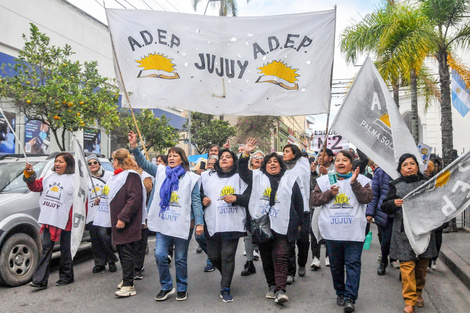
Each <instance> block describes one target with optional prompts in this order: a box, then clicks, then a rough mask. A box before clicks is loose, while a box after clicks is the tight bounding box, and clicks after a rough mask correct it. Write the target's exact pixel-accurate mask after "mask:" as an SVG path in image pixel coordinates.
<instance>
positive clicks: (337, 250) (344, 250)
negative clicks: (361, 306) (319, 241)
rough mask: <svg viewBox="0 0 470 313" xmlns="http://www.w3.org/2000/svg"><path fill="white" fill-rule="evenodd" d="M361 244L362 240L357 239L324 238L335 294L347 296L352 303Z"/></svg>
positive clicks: (358, 274) (357, 276) (357, 283)
mask: <svg viewBox="0 0 470 313" xmlns="http://www.w3.org/2000/svg"><path fill="white" fill-rule="evenodd" d="M363 246H364V243H363V242H357V241H336V240H326V247H327V249H328V254H329V256H330V269H331V276H332V277H333V287H334V288H335V290H336V295H337V296H341V295H342V296H343V297H344V298H349V299H351V300H352V302H353V303H355V301H356V299H357V294H358V291H359V282H360V279H361V255H362V249H363ZM344 268H346V284H345V283H344Z"/></svg>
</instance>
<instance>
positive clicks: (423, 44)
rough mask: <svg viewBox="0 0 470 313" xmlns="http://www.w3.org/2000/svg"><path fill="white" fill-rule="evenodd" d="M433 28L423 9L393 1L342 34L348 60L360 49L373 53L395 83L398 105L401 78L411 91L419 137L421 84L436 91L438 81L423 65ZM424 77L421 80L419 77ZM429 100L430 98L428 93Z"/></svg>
mask: <svg viewBox="0 0 470 313" xmlns="http://www.w3.org/2000/svg"><path fill="white" fill-rule="evenodd" d="M432 37H433V31H432V28H431V27H430V26H429V20H428V19H427V18H426V16H424V15H423V14H422V13H421V11H420V10H418V9H417V8H416V7H414V6H410V5H408V4H399V3H394V2H393V1H389V2H388V3H387V4H386V6H385V8H382V9H377V10H376V11H375V12H373V13H371V14H368V15H367V16H366V17H365V18H364V19H363V20H362V21H361V22H359V23H358V24H356V25H353V26H351V27H348V28H347V29H346V30H345V31H344V32H343V34H342V40H341V49H342V52H343V53H345V55H346V58H347V60H348V61H352V62H354V61H355V59H356V54H357V53H358V52H373V53H375V55H376V58H377V62H376V65H377V67H378V70H379V72H380V73H381V75H382V77H384V78H385V80H386V81H388V83H389V84H391V85H392V86H393V89H394V99H395V101H396V103H397V105H398V103H399V102H398V96H399V92H398V91H399V81H400V80H399V78H400V77H401V78H402V83H403V84H408V85H409V87H410V91H411V133H412V135H413V138H414V139H415V141H416V142H418V140H419V125H418V84H419V83H422V84H423V85H425V88H424V89H423V90H424V91H431V90H435V88H433V86H430V85H427V84H431V85H432V84H433V82H434V80H433V79H432V78H430V77H429V76H428V77H426V76H425V74H427V73H428V71H427V70H426V69H425V68H423V63H424V59H425V57H426V55H427V54H428V53H429V52H430V51H431V49H432ZM419 78H421V79H419ZM426 99H429V97H428V96H426Z"/></svg>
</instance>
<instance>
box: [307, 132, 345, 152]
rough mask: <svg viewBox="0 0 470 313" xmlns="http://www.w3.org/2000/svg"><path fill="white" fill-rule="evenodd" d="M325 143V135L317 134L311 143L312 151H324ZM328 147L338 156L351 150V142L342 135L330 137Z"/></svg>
mask: <svg viewBox="0 0 470 313" xmlns="http://www.w3.org/2000/svg"><path fill="white" fill-rule="evenodd" d="M324 142H325V135H317V134H315V135H314V136H313V138H312V139H311V141H310V150H312V151H315V152H316V151H320V150H322V149H323V144H324ZM326 147H327V148H328V149H331V150H332V151H333V152H334V153H335V154H336V153H338V152H340V151H341V150H349V141H347V140H346V139H345V138H344V137H343V136H341V135H328V137H327V143H326Z"/></svg>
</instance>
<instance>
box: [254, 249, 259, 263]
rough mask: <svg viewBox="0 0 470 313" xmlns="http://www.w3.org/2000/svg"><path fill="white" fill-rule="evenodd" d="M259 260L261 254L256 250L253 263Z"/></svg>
mask: <svg viewBox="0 0 470 313" xmlns="http://www.w3.org/2000/svg"><path fill="white" fill-rule="evenodd" d="M259 258H260V256H259V252H258V251H256V250H254V251H253V261H258V260H259Z"/></svg>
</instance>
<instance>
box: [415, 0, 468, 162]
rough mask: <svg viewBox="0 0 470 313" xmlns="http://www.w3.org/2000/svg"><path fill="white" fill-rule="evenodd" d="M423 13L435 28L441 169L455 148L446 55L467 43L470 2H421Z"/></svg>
mask: <svg viewBox="0 0 470 313" xmlns="http://www.w3.org/2000/svg"><path fill="white" fill-rule="evenodd" d="M420 2H421V4H422V11H423V13H424V14H425V15H426V16H427V17H428V19H429V20H430V22H431V25H432V26H433V27H434V34H435V35H434V52H433V53H434V56H435V57H436V59H437V61H438V68H439V81H440V87H441V133H442V153H443V162H444V166H445V165H448V164H450V163H451V162H452V161H453V160H452V150H453V149H454V140H453V127H452V107H451V94H450V74H449V55H450V54H449V53H450V52H451V51H452V48H456V47H457V46H461V47H464V48H468V45H469V43H470V22H469V21H468V19H467V18H468V14H469V12H470V9H469V5H470V1H469V0H420Z"/></svg>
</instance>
